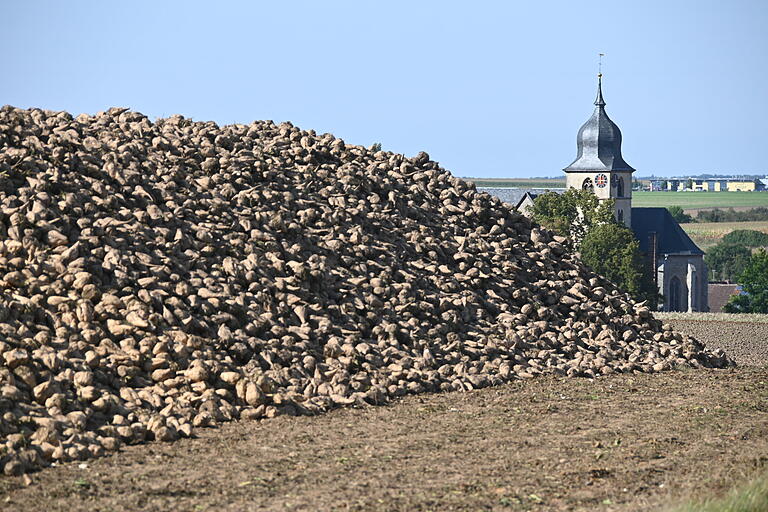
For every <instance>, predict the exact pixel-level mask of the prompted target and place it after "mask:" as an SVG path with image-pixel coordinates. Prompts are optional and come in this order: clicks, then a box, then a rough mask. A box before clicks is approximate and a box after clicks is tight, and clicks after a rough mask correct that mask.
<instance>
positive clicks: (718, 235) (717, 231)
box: [680, 221, 768, 251]
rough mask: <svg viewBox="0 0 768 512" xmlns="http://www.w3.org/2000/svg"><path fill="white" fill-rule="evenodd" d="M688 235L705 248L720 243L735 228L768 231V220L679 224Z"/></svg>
mask: <svg viewBox="0 0 768 512" xmlns="http://www.w3.org/2000/svg"><path fill="white" fill-rule="evenodd" d="M680 227H681V228H683V230H685V232H686V233H687V234H688V236H690V237H691V240H693V241H694V242H695V243H696V245H698V246H699V247H700V248H701V249H703V250H705V251H706V250H707V249H708V248H710V247H712V246H713V245H715V244H718V243H720V241H721V240H722V239H723V237H724V236H725V235H727V234H728V233H730V232H731V231H736V230H737V229H753V230H755V231H762V232H763V233H768V221H747V222H691V223H685V224H680Z"/></svg>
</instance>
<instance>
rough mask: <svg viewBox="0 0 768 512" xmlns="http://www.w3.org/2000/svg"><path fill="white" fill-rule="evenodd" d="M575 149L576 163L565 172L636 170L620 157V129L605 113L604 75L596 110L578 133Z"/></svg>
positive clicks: (599, 87)
mask: <svg viewBox="0 0 768 512" xmlns="http://www.w3.org/2000/svg"><path fill="white" fill-rule="evenodd" d="M576 148H577V155H576V160H574V161H573V162H572V163H571V165H569V166H568V167H566V168H565V169H563V170H564V171H565V172H571V171H598V170H600V171H634V169H633V168H632V167H631V166H630V165H629V164H628V163H627V162H625V161H624V159H623V158H622V156H621V130H619V127H618V126H616V123H614V122H613V121H611V118H609V117H608V114H607V113H606V112H605V100H604V99H603V75H602V73H600V74H598V75H597V97H596V98H595V111H594V112H593V113H592V117H590V118H589V119H588V120H587V122H586V123H584V125H583V126H582V127H581V129H580V130H579V134H578V135H577V136H576Z"/></svg>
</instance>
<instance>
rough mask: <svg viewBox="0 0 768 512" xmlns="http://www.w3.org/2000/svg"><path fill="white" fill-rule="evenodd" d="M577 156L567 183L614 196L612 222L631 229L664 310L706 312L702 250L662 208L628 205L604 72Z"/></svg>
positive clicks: (628, 176) (627, 181)
mask: <svg viewBox="0 0 768 512" xmlns="http://www.w3.org/2000/svg"><path fill="white" fill-rule="evenodd" d="M576 144H577V150H578V151H577V155H576V160H574V161H573V163H571V165H569V166H568V167H566V168H565V169H563V170H564V171H565V175H566V186H567V187H569V188H579V189H588V190H592V191H593V192H594V193H595V195H597V197H598V198H599V199H601V200H607V199H614V200H615V204H616V205H615V212H614V214H615V216H616V220H617V221H619V222H623V223H624V224H625V225H626V226H628V227H630V228H631V229H632V230H633V231H634V233H635V236H636V237H637V239H638V240H639V241H640V248H641V250H643V252H644V253H645V254H646V256H647V257H648V260H649V265H650V266H651V267H652V269H653V275H654V278H655V280H656V283H657V285H658V289H659V293H661V294H662V295H663V296H664V302H663V304H660V305H659V306H660V309H662V310H663V311H708V310H709V307H708V304H707V283H708V279H707V269H706V265H705V264H704V252H703V251H702V250H701V249H699V248H698V247H697V246H696V244H695V243H693V241H692V240H691V239H690V237H688V235H687V234H686V233H685V231H683V229H682V228H681V227H680V225H679V224H678V223H677V222H676V221H675V220H674V219H673V218H672V216H671V215H670V214H669V212H668V211H667V209H666V208H633V207H632V189H631V184H632V173H633V172H634V170H635V169H633V168H632V167H631V166H630V165H629V164H627V162H625V161H624V159H623V158H622V156H621V131H620V130H619V127H618V126H616V124H615V123H614V122H613V121H611V119H610V118H609V117H608V114H606V112H605V101H604V100H603V91H602V75H598V84H597V99H596V100H595V111H594V112H593V113H592V117H590V118H589V119H588V120H587V122H586V123H584V125H583V126H582V127H581V129H579V133H578V135H577V138H576Z"/></svg>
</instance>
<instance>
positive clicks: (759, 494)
mask: <svg viewBox="0 0 768 512" xmlns="http://www.w3.org/2000/svg"><path fill="white" fill-rule="evenodd" d="M766 510H768V474H764V475H761V476H760V477H758V478H756V479H754V480H752V481H751V482H748V483H747V484H744V485H740V486H738V487H736V488H734V489H732V490H731V491H730V492H729V493H728V495H726V496H724V497H723V498H719V499H711V500H704V501H702V500H694V501H690V502H688V503H686V504H684V505H681V506H679V507H676V508H674V509H672V512H764V511H766Z"/></svg>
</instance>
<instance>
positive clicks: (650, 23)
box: [0, 0, 768, 177]
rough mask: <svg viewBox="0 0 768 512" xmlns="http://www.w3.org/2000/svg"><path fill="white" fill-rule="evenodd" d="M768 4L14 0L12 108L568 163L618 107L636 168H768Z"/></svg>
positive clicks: (481, 172)
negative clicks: (280, 129) (247, 126)
mask: <svg viewBox="0 0 768 512" xmlns="http://www.w3.org/2000/svg"><path fill="white" fill-rule="evenodd" d="M766 27H768V0H752V1H749V0H736V1H729V2H725V1H718V2H711V1H706V0H705V1H674V0H667V1H653V0H652V1H644V2H621V1H616V2H591V1H580V2H569V1H558V2H546V1H541V2H529V1H526V2H500V1H499V2H490V1H474V2H451V1H440V2H437V1H421V2H418V1H415V0H412V1H410V2H401V1H397V0H390V1H387V2H372V1H363V0H358V1H333V0H325V1H323V2H317V1H314V2H310V1H298V0H297V1H293V2H275V1H269V2H266V1H265V2H262V1H252V2H245V1H242V2H236V1H218V2H197V1H185V2H177V1H165V2H160V1H155V2H149V1H131V2H96V1H66V2H61V1H34V0H26V1H16V2H11V1H4V2H2V4H0V45H2V46H1V47H2V48H3V49H4V51H3V52H2V55H0V59H2V61H3V63H2V69H3V73H2V75H1V76H2V78H1V79H0V104H11V105H14V106H18V107H23V108H29V107H40V108H46V109H53V110H67V111H70V112H72V113H74V114H78V113H81V112H86V113H95V112H98V111H100V110H104V109H106V108H109V107H110V106H128V107H131V108H132V109H134V110H138V111H140V112H143V113H144V114H146V115H148V116H150V117H152V118H155V117H164V116H168V115H171V114H175V113H180V114H183V115H185V116H188V117H192V118H193V119H196V120H214V121H216V122H218V123H220V124H226V123H232V122H238V123H248V122H250V121H253V120H256V119H273V120H275V121H284V120H289V121H291V122H293V123H294V124H296V125H298V126H300V127H302V128H305V129H315V130H316V131H318V132H320V133H322V132H331V133H333V134H334V135H336V136H337V137H341V138H343V139H344V140H345V141H347V142H348V143H353V144H363V145H370V144H372V143H374V142H380V143H381V144H382V145H383V147H384V149H386V150H389V151H395V152H398V153H405V154H406V155H413V154H415V153H417V152H418V151H422V150H423V151H427V152H428V153H429V154H430V156H431V157H432V158H433V159H434V160H437V161H439V162H440V163H441V164H442V165H443V166H444V167H446V168H448V169H449V170H451V171H452V172H453V173H454V174H455V175H457V176H486V177H525V176H543V175H550V176H555V175H559V174H560V173H561V169H562V168H563V167H565V166H566V165H568V164H569V163H570V162H571V161H572V160H573V159H574V158H575V154H576V146H575V138H576V132H577V130H578V128H579V126H581V124H582V123H583V122H584V121H585V120H586V119H587V118H588V117H589V115H590V114H591V112H592V109H593V106H592V102H593V100H594V95H595V87H596V72H597V54H598V53H599V52H603V53H605V54H606V56H605V57H604V60H603V73H604V75H605V76H604V93H605V99H606V102H607V104H608V105H607V111H608V113H609V115H610V116H611V118H612V119H613V120H614V121H615V122H616V123H617V124H618V125H619V126H620V127H621V129H622V132H623V135H624V146H623V147H624V157H625V159H626V160H627V162H629V163H630V164H631V165H632V166H633V167H635V168H636V169H637V171H638V172H637V175H648V174H651V173H655V174H656V175H676V174H683V173H690V172H749V173H758V172H761V173H768V157H767V156H766V147H768V124H767V123H768V93H767V92H768V29H767V28H766Z"/></svg>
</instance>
